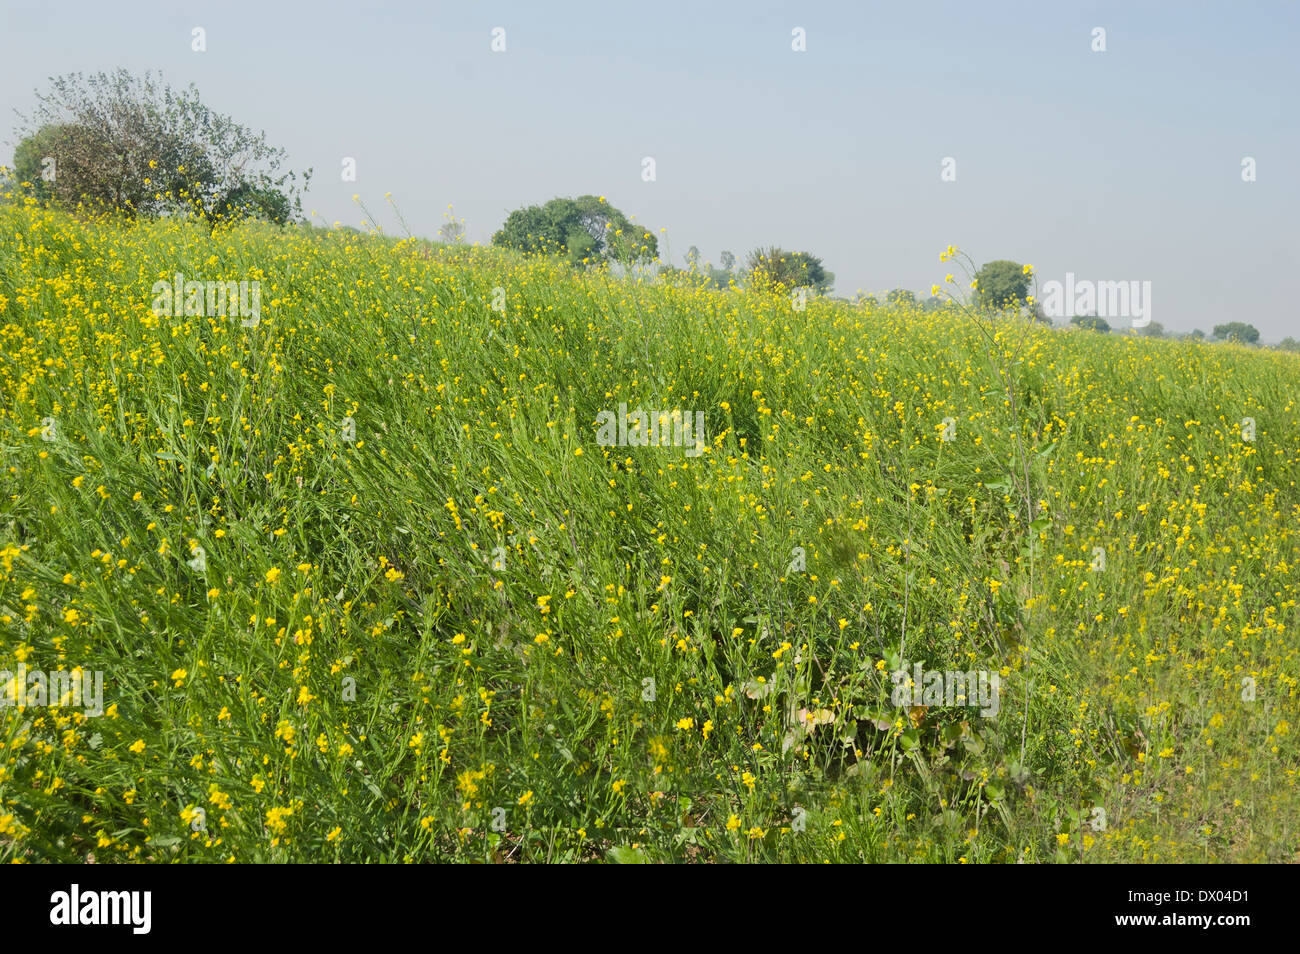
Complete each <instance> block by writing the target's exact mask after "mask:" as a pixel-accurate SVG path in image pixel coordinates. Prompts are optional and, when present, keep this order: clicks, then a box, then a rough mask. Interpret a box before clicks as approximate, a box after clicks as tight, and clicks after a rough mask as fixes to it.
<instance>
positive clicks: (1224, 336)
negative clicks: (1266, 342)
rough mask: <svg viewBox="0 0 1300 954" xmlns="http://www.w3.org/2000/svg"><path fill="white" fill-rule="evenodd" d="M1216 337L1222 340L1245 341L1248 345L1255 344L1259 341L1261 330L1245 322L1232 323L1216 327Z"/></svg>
mask: <svg viewBox="0 0 1300 954" xmlns="http://www.w3.org/2000/svg"><path fill="white" fill-rule="evenodd" d="M1214 337H1216V338H1218V339H1220V340H1222V341H1228V340H1230V339H1231V340H1235V341H1243V342H1245V343H1246V344H1254V343H1255V342H1256V341H1258V340H1259V329H1257V328H1256V327H1255V326H1254V325H1248V324H1246V323H1245V322H1244V321H1230V322H1228V323H1227V324H1224V325H1215V326H1214Z"/></svg>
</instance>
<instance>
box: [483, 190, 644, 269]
mask: <svg viewBox="0 0 1300 954" xmlns="http://www.w3.org/2000/svg"><path fill="white" fill-rule="evenodd" d="M492 244H493V245H499V246H502V247H504V248H513V249H518V250H519V251H522V252H527V253H529V254H532V255H538V254H543V255H563V256H565V257H566V258H568V260H569V261H570V262H571V263H572V264H574V265H584V264H587V265H591V264H598V263H600V262H610V261H619V262H624V263H634V262H635V263H644V262H651V261H654V259H655V258H656V257H657V256H658V254H659V243H658V241H657V240H656V239H655V236H654V234H653V233H652V232H651V231H650V230H649V229H647V228H643V227H642V226H639V225H636V224H634V223H633V222H631V221H630V220H629V219H628V218H627V216H625V215H624V214H623V213H622V212H620V211H619V210H618V209H616V208H614V206H612V205H610V204H609V203H608V202H606V201H605V200H604V198H603V197H597V196H594V195H583V196H578V198H576V199H561V198H556V199H552V200H551V201H549V202H547V203H546V204H545V205H540V206H538V205H530V206H528V207H526V208H523V209H516V210H515V211H514V212H511V213H510V215H509V216H508V217H507V218H506V221H505V223H504V224H503V225H502V226H501V228H500V230H498V231H497V233H496V234H495V235H493V236H492Z"/></svg>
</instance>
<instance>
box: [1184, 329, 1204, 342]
mask: <svg viewBox="0 0 1300 954" xmlns="http://www.w3.org/2000/svg"><path fill="white" fill-rule="evenodd" d="M1187 337H1188V338H1190V339H1191V340H1192V341H1204V340H1205V332H1204V331H1202V330H1201V329H1200V328H1193V329H1192V330H1191V331H1189V332H1187Z"/></svg>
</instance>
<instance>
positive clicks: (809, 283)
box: [745, 246, 835, 295]
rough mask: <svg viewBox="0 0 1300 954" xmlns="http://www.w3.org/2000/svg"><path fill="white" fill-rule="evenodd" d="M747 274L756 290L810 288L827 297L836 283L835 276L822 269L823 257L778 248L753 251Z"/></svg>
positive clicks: (747, 261) (747, 266) (746, 269)
mask: <svg viewBox="0 0 1300 954" xmlns="http://www.w3.org/2000/svg"><path fill="white" fill-rule="evenodd" d="M745 272H746V276H747V280H748V283H749V285H750V287H753V288H767V289H772V290H775V289H776V288H777V286H781V287H783V288H784V289H785V290H786V291H790V290H792V289H795V288H811V289H813V292H814V293H815V294H818V295H824V294H826V293H827V292H828V291H830V290H831V286H832V285H833V284H834V283H835V275H834V273H832V272H828V271H826V269H825V268H823V267H822V260H821V259H820V258H817V257H816V256H813V255H810V254H808V253H807V252H787V251H786V250H785V249H782V248H777V247H776V246H770V247H768V248H756V249H754V250H753V251H752V252H750V253H749V258H748V259H747V260H746V262H745Z"/></svg>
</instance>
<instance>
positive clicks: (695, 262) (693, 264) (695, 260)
mask: <svg viewBox="0 0 1300 954" xmlns="http://www.w3.org/2000/svg"><path fill="white" fill-rule="evenodd" d="M700 258H701V256H700V250H699V248H698V247H697V246H695V245H692V246H691V247H690V248H688V249H687V250H686V264H687V267H688V268H689V269H690V271H692V272H698V271H699V270H700Z"/></svg>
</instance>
